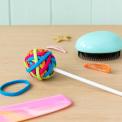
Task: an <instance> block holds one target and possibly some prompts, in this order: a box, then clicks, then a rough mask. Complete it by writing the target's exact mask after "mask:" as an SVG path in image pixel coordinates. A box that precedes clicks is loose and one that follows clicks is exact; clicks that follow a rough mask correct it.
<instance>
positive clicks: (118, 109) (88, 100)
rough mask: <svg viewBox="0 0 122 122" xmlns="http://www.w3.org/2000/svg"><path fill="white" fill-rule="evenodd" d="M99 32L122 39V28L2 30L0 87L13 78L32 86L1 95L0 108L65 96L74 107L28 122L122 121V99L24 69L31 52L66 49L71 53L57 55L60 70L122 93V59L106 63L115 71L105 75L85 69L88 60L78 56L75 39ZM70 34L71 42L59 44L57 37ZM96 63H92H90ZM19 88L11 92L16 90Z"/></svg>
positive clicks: (57, 27)
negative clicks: (53, 47)
mask: <svg viewBox="0 0 122 122" xmlns="http://www.w3.org/2000/svg"><path fill="white" fill-rule="evenodd" d="M96 30H110V31H114V32H116V33H118V34H119V35H120V36H122V26H26V27H24V26H13V27H7V26H1V27H0V58H1V60H0V69H1V70H0V85H2V84H3V83H5V82H7V81H10V80H14V79H28V80H30V82H31V83H32V85H33V87H32V88H31V89H30V90H29V91H27V92H26V93H25V94H22V95H20V96H17V97H5V96H2V95H0V106H2V105H10V104H14V103H20V102H23V101H28V100H33V99H38V98H43V97H47V96H52V95H57V94H64V95H65V96H67V97H69V98H70V99H71V100H72V101H73V102H74V105H73V106H71V107H70V108H68V109H65V110H63V111H59V112H56V113H53V114H50V115H46V116H43V117H38V118H36V119H32V120H28V122H81V121H82V122H115V121H117V122H122V97H119V96H116V95H113V94H109V93H106V92H104V91H101V90H99V89H96V88H93V87H90V86H88V85H86V84H83V83H80V82H79V81H76V80H73V79H70V78H67V77H65V76H62V75H60V74H55V76H54V77H53V78H52V79H50V80H48V81H46V82H44V81H37V80H35V79H33V78H31V77H30V76H29V75H28V74H27V73H26V72H25V68H24V66H23V60H24V57H25V55H26V54H27V52H28V50H30V49H33V48H45V47H46V46H49V45H59V46H62V47H64V48H65V49H66V50H67V51H68V53H67V54H61V53H58V52H54V54H55V56H56V59H57V67H59V68H62V69H64V70H66V71H69V72H71V73H74V74H77V75H79V76H82V77H85V78H88V79H90V80H94V81H96V82H99V83H102V84H105V85H108V86H111V87H114V88H116V89H118V90H121V91H122V56H121V57H120V58H119V59H117V60H113V61H103V63H108V64H110V65H111V67H112V69H113V72H112V73H111V74H106V73H102V72H97V71H93V70H88V69H84V68H83V64H84V63H86V62H87V63H88V62H90V61H85V60H82V59H80V58H78V56H77V51H76V50H75V48H74V44H75V42H76V40H77V39H78V38H79V37H80V36H81V35H83V34H85V33H87V32H90V31H96ZM60 34H65V35H71V36H72V41H69V42H62V43H57V42H55V41H54V40H53V37H55V36H56V35H60ZM91 62H93V61H91ZM19 88H21V86H20V85H16V86H11V87H9V88H8V89H12V90H17V89H19Z"/></svg>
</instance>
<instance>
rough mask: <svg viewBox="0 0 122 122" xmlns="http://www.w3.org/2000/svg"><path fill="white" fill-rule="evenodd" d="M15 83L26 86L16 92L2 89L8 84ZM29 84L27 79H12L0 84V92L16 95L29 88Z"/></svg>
mask: <svg viewBox="0 0 122 122" xmlns="http://www.w3.org/2000/svg"><path fill="white" fill-rule="evenodd" d="M17 83H23V84H25V85H26V86H25V87H24V88H23V89H21V90H19V91H17V92H7V91H4V89H5V88H6V87H8V86H10V85H13V84H17ZM30 86H31V84H30V82H29V81H28V80H13V81H10V82H7V83H5V84H3V85H2V86H0V94H2V95H4V96H18V95H20V94H22V93H24V92H26V91H27V90H28V89H29V88H30Z"/></svg>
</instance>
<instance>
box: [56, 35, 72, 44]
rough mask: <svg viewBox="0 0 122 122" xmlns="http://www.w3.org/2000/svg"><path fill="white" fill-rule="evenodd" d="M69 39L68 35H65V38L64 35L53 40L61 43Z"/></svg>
mask: <svg viewBox="0 0 122 122" xmlns="http://www.w3.org/2000/svg"><path fill="white" fill-rule="evenodd" d="M71 39H72V37H71V36H69V35H66V36H65V35H59V36H57V37H55V38H54V40H55V41H56V42H58V43H60V42H63V41H70V40H71Z"/></svg>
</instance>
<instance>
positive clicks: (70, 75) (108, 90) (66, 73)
mask: <svg viewBox="0 0 122 122" xmlns="http://www.w3.org/2000/svg"><path fill="white" fill-rule="evenodd" d="M54 71H55V72H57V73H59V74H62V75H65V76H67V77H70V78H73V79H75V80H78V81H80V82H82V83H85V84H88V85H90V86H93V87H96V88H99V89H102V90H104V91H107V92H110V93H112V94H116V95H119V96H122V92H121V91H118V90H116V89H113V88H111V87H108V86H105V85H102V84H99V83H96V82H94V81H91V80H87V79H85V78H82V77H79V76H77V75H74V74H71V73H69V72H66V71H64V70H61V69H58V68H55V69H54Z"/></svg>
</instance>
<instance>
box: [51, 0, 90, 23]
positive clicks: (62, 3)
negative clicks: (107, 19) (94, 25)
mask: <svg viewBox="0 0 122 122" xmlns="http://www.w3.org/2000/svg"><path fill="white" fill-rule="evenodd" d="M52 23H53V24H62V25H72V24H75V25H78V24H90V23H91V0H52Z"/></svg>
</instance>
